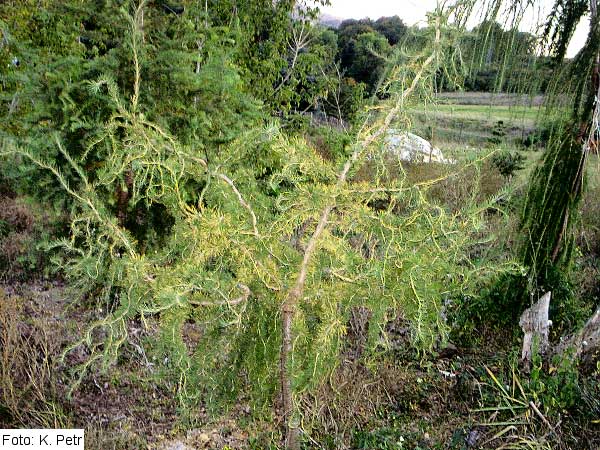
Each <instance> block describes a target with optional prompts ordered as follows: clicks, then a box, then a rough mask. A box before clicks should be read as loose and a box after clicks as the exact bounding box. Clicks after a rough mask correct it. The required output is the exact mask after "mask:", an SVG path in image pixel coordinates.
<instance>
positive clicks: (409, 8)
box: [321, 0, 589, 57]
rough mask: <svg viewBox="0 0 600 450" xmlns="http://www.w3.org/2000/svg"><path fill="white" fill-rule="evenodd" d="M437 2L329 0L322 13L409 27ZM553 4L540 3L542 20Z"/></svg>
mask: <svg viewBox="0 0 600 450" xmlns="http://www.w3.org/2000/svg"><path fill="white" fill-rule="evenodd" d="M437 1H438V0H330V2H331V6H325V7H322V8H321V9H322V11H323V12H324V13H327V14H331V15H333V16H336V17H340V18H342V19H362V18H364V17H370V18H371V19H378V18H379V17H382V16H394V15H398V16H400V18H401V19H402V20H404V22H405V23H407V24H408V25H414V24H420V25H424V23H425V13H426V12H427V11H431V10H433V9H434V8H435V6H436V4H437ZM553 3H554V0H540V4H541V7H542V9H541V13H542V17H543V14H544V12H545V11H548V10H549V9H550V8H551V6H552V4H553ZM536 17H537V19H539V17H540V13H539V12H537V13H535V14H534V13H532V14H529V17H528V18H527V20H524V23H523V25H522V27H521V28H522V30H523V31H531V27H532V26H533V25H534V24H535V23H536V22H538V20H537V19H536ZM588 29H589V26H588V23H587V21H585V20H584V21H582V23H581V24H579V27H578V28H577V31H576V32H575V35H574V36H573V39H572V41H571V45H570V46H569V50H568V52H567V56H569V57H571V56H574V55H575V54H576V53H577V51H578V50H579V49H580V48H581V47H582V45H583V44H584V42H585V39H586V37H587V31H588Z"/></svg>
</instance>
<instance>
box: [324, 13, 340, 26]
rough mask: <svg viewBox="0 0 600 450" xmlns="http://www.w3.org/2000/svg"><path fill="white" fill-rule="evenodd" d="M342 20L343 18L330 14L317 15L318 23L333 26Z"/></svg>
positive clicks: (338, 24)
mask: <svg viewBox="0 0 600 450" xmlns="http://www.w3.org/2000/svg"><path fill="white" fill-rule="evenodd" d="M343 20H344V19H342V18H340V17H335V16H332V15H331V14H321V17H319V23H321V24H322V25H327V26H328V27H333V28H337V27H339V26H340V24H341V23H342V21H343Z"/></svg>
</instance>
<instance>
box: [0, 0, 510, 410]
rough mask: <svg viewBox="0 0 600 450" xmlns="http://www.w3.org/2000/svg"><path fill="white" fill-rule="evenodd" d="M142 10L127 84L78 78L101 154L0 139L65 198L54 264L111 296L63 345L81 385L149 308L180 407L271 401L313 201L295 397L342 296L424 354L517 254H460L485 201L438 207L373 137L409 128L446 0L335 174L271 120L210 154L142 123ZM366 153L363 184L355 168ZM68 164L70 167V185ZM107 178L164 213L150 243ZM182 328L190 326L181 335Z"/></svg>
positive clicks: (447, 34) (341, 327) (477, 236)
mask: <svg viewBox="0 0 600 450" xmlns="http://www.w3.org/2000/svg"><path fill="white" fill-rule="evenodd" d="M143 7H144V6H143V4H142V5H140V7H139V8H137V10H136V12H135V15H134V16H133V17H130V18H129V21H130V26H131V35H130V41H129V48H130V51H131V58H132V66H133V69H134V75H135V76H134V86H133V89H132V91H131V92H132V95H131V97H130V98H128V99H127V98H125V96H124V95H123V94H122V93H121V92H120V91H119V88H118V86H117V84H116V83H115V82H114V81H113V80H112V79H111V78H110V77H109V76H104V77H101V78H100V79H98V80H97V81H94V82H90V83H88V89H89V93H90V95H92V96H94V95H97V96H102V97H107V98H109V99H110V102H111V108H112V110H113V111H114V113H113V114H112V115H111V116H110V118H109V120H108V121H107V122H106V123H105V124H104V125H103V127H102V128H101V129H100V130H99V131H98V132H97V133H96V134H95V137H94V139H92V140H90V142H89V151H94V152H96V153H97V154H99V155H102V157H103V164H102V166H101V167H100V168H99V169H98V170H96V171H95V172H94V173H93V177H90V175H89V174H88V173H87V172H86V170H85V168H84V167H82V166H81V164H80V162H79V160H76V159H75V158H73V157H72V156H71V155H70V154H69V151H68V149H67V148H65V147H64V146H63V144H62V143H61V142H60V139H59V138H58V136H56V137H55V138H54V141H55V144H56V146H57V148H58V149H59V151H60V154H61V155H62V157H63V158H64V160H65V161H67V163H68V167H67V168H63V167H60V168H59V167H57V166H56V165H55V164H54V163H53V162H51V161H47V160H45V159H44V158H43V157H42V156H40V155H37V154H35V153H33V152H32V151H30V150H27V149H24V148H21V147H19V146H18V145H17V144H15V143H13V142H12V141H10V140H6V141H5V142H4V147H5V153H12V154H19V155H21V157H24V158H27V159H29V160H31V161H32V162H33V163H34V164H36V165H37V166H40V167H42V168H44V169H46V170H48V171H49V172H51V173H52V174H53V175H54V176H55V177H56V178H57V179H58V181H59V183H60V185H61V186H62V188H63V189H64V190H65V192H67V193H68V194H69V195H70V196H71V197H72V198H73V199H74V200H75V202H74V205H75V206H74V208H75V209H74V211H73V216H72V217H73V219H72V222H71V228H70V237H69V239H65V240H63V241H60V242H58V243H57V244H56V247H57V248H60V249H61V250H62V252H63V255H64V258H63V260H62V261H63V262H62V264H63V267H64V268H65V271H66V273H67V274H68V275H69V276H70V277H71V278H72V279H73V280H74V282H77V283H78V284H79V286H81V287H82V289H84V290H85V289H88V290H92V289H93V290H94V292H95V295H96V298H97V299H98V300H99V301H102V302H104V304H106V305H107V309H108V314H107V315H106V316H105V317H103V318H101V319H100V320H98V321H97V322H96V323H94V324H93V325H92V326H91V327H90V328H89V329H88V330H87V332H86V333H85V334H84V336H83V337H82V338H81V340H80V341H78V342H75V343H73V345H72V346H70V347H69V348H68V349H67V350H66V352H65V354H68V353H69V352H70V351H72V350H73V349H75V348H77V347H79V346H81V345H83V346H86V347H87V349H88V351H89V355H90V357H89V358H88V360H87V361H86V362H85V364H84V365H83V366H82V367H80V381H81V379H82V377H83V376H84V375H85V373H86V370H87V369H89V368H92V367H96V366H97V365H100V367H103V368H107V367H108V366H110V365H111V364H114V363H115V362H116V361H117V359H118V357H119V355H120V354H121V352H122V350H123V348H124V347H126V346H127V345H128V342H129V334H128V333H129V331H128V330H129V324H130V322H131V321H133V320H139V321H141V323H142V324H144V325H145V326H147V327H148V328H152V327H154V324H155V323H156V322H158V324H159V330H160V338H159V339H158V342H156V343H155V345H154V349H155V351H157V352H159V354H161V355H162V356H161V357H160V358H159V360H160V361H162V362H163V364H162V371H163V373H164V374H166V375H169V376H170V377H174V378H175V379H176V380H177V386H178V389H177V392H178V395H179V398H180V400H181V401H182V404H183V405H191V404H194V403H195V402H197V401H198V400H199V399H203V400H206V401H207V404H208V405H211V406H212V405H217V404H219V402H218V400H222V399H224V398H233V397H234V396H235V394H236V393H237V391H238V389H240V388H244V389H249V390H250V392H251V393H252V394H253V396H252V398H253V399H254V400H255V404H256V405H257V406H260V405H268V404H270V403H271V401H272V399H273V396H274V395H275V393H276V392H277V390H278V381H279V380H278V378H279V369H280V366H279V358H280V351H281V345H282V337H281V331H282V330H281V308H282V304H283V303H284V302H285V299H286V296H287V293H288V290H289V289H290V286H292V285H293V284H294V280H295V279H296V277H297V275H298V268H299V267H301V265H302V259H303V255H304V254H305V246H306V245H307V242H308V240H309V237H310V236H311V235H313V234H314V232H315V228H316V227H317V224H318V223H319V220H320V219H321V217H322V214H323V211H324V210H325V209H327V208H330V214H329V216H328V219H327V221H326V222H327V223H326V227H325V228H324V230H323V232H322V234H321V235H320V237H319V239H318V240H317V242H316V245H315V249H314V253H313V254H312V255H313V256H312V258H311V259H310V260H309V261H308V263H307V267H306V268H307V276H306V282H305V285H304V290H303V292H302V295H301V297H300V298H299V299H298V302H297V304H296V305H295V311H294V316H293V322H292V332H293V347H292V353H291V355H290V360H289V367H288V369H289V373H290V374H291V387H292V390H293V393H294V395H295V396H297V395H301V394H302V393H303V392H306V391H308V390H311V389H313V388H315V387H316V386H318V385H319V384H320V383H321V382H322V381H323V380H324V379H325V378H326V377H327V376H328V375H329V374H331V371H332V370H334V369H335V367H336V366H337V364H338V361H339V354H340V351H341V349H342V348H343V345H344V339H345V333H346V326H347V323H348V320H349V316H350V313H351V310H352V309H353V308H355V307H358V306H361V307H366V308H368V309H369V310H370V312H371V317H372V319H371V324H370V327H369V330H370V336H369V340H368V344H367V346H368V348H369V349H375V348H376V347H377V346H378V345H379V346H380V345H382V343H381V342H382V341H381V337H382V336H385V335H384V333H383V329H384V328H385V325H386V323H388V321H390V320H392V319H393V318H394V317H396V316H397V315H398V314H400V315H402V316H403V317H405V318H406V319H408V320H409V322H410V323H411V326H412V328H411V330H412V340H413V343H414V345H415V346H416V347H417V348H418V349H420V350H423V351H429V350H432V349H434V347H435V346H436V345H437V344H438V343H439V342H443V341H444V340H445V338H446V335H447V333H448V324H447V323H446V322H445V319H444V308H445V305H446V303H448V302H449V301H450V300H451V299H453V298H456V297H457V296H460V295H462V294H466V293H469V292H470V290H472V289H473V288H474V286H475V285H476V282H477V281H481V280H482V279H483V278H484V277H485V276H486V274H489V273H492V272H496V271H498V270H503V269H506V270H509V269H513V268H514V265H512V264H510V263H507V264H506V266H505V267H498V266H497V265H496V266H493V267H492V266H491V265H490V266H488V265H485V264H479V263H477V262H474V261H472V260H471V259H470V258H469V251H470V249H471V248H473V247H474V246H477V245H481V243H482V239H483V241H485V239H487V238H485V237H484V238H482V236H485V235H486V233H485V227H484V222H483V213H484V211H485V210H486V209H487V208H488V207H491V206H492V205H493V203H494V199H490V202H489V203H488V204H483V205H481V204H477V202H476V200H475V198H476V195H475V194H474V195H473V198H472V199H471V200H470V201H469V202H468V203H467V204H465V205H464V208H463V209H461V210H460V211H459V212H449V211H447V210H446V209H444V207H443V206H441V205H438V204H436V203H433V202H432V201H431V200H430V199H429V196H428V190H429V189H430V188H431V187H432V185H434V184H435V181H432V182H428V183H423V184H418V185H412V184H409V183H408V181H407V178H406V175H405V174H404V173H403V172H402V171H401V170H400V173H399V175H398V174H394V175H393V176H392V174H391V173H390V170H391V169H390V167H391V166H390V163H389V157H387V156H385V154H384V152H383V151H382V147H383V138H384V136H385V132H386V130H387V128H388V127H389V126H390V125H391V123H392V121H393V122H394V123H397V124H398V125H399V126H404V127H408V125H409V123H410V120H409V119H410V118H409V116H408V111H409V110H410V109H411V107H413V106H414V105H415V104H417V103H419V102H421V101H422V99H423V98H424V97H425V96H428V95H429V93H430V92H431V89H432V86H433V83H434V79H435V74H436V72H437V70H438V69H439V67H440V66H441V65H443V64H444V61H446V60H447V58H454V57H455V56H454V54H452V53H447V51H448V50H449V49H452V48H454V46H453V39H454V38H455V37H456V36H457V35H458V33H457V31H458V28H456V26H455V25H452V24H451V22H450V21H449V15H448V13H447V12H445V11H442V10H438V11H437V13H436V15H435V16H432V18H431V27H430V29H429V31H428V33H429V34H430V38H431V39H430V41H431V42H434V43H435V44H433V45H432V46H430V47H429V48H427V49H426V51H424V52H422V53H419V54H416V55H413V56H412V57H407V55H403V56H402V58H401V61H402V64H397V63H396V64H393V61H392V67H391V68H390V70H389V71H388V74H389V77H388V79H387V81H385V82H384V83H382V84H381V90H382V92H384V93H385V95H386V96H387V97H388V98H389V100H387V101H386V102H384V103H383V104H382V105H381V106H378V107H377V109H373V108H372V109H371V110H370V111H369V112H368V114H367V120H366V122H365V123H364V126H363V128H362V129H361V130H359V131H358V132H357V133H356V135H355V143H354V144H352V145H351V146H350V148H349V149H348V152H349V153H351V154H352V155H353V156H352V158H351V160H349V161H350V163H347V164H348V170H347V176H348V177H347V182H345V183H340V182H339V181H340V179H339V173H340V170H341V168H340V166H339V165H338V163H335V162H331V161H326V160H323V159H322V158H321V157H320V156H319V155H318V153H316V151H315V150H314V149H313V148H311V147H310V146H309V145H308V144H307V143H306V142H305V141H304V140H302V139H299V138H290V137H287V136H286V135H284V134H283V133H282V132H281V131H280V130H279V128H278V126H277V125H276V124H269V125H266V126H262V127H254V128H251V129H249V130H247V131H246V132H243V133H240V135H239V136H238V137H237V138H236V139H235V140H233V141H232V142H230V143H228V144H227V145H221V146H220V147H219V151H218V152H213V153H211V157H210V160H208V159H207V158H205V154H207V151H206V149H202V150H200V149H198V148H196V147H194V145H193V142H190V141H185V143H184V142H182V141H181V140H179V139H177V138H176V137H175V136H174V135H173V134H172V133H171V132H170V131H169V130H168V129H166V128H165V127H164V126H162V125H160V124H157V123H155V122H153V121H152V120H150V119H148V118H147V117H146V115H145V114H144V113H143V112H142V111H143V108H141V107H140V102H141V101H143V99H141V98H140V94H139V93H140V86H141V84H142V83H144V80H143V77H142V72H141V69H140V67H141V66H142V62H141V59H142V58H143V57H144V48H143V47H144V45H145V43H144V39H143V33H142V27H141V21H142V17H143ZM454 12H455V13H457V12H458V10H454ZM449 54H450V55H451V56H448V55H449ZM378 109H379V110H380V111H379V110H378ZM84 157H85V156H84ZM366 161H369V162H370V164H372V165H373V167H374V169H373V175H372V180H370V181H369V182H358V181H355V180H354V179H353V176H354V174H355V173H356V172H357V171H358V170H359V168H360V167H361V166H362V165H363V164H364V163H365V162H366ZM398 163H399V162H398ZM397 166H398V167H401V165H400V164H397ZM64 170H68V171H69V172H70V173H74V174H76V176H77V179H78V183H77V187H76V188H75V187H71V185H70V183H69V181H68V178H67V177H65V175H64ZM436 181H439V180H436ZM115 185H117V186H124V187H127V189H128V195H129V201H130V203H131V204H133V205H136V204H145V205H147V206H148V207H150V206H153V207H157V206H160V210H161V211H163V214H164V215H165V216H168V217H170V218H171V222H172V226H171V227H169V228H168V231H167V232H166V233H165V236H163V237H162V239H161V240H160V241H159V244H155V245H150V246H149V245H148V243H147V241H140V240H138V239H136V237H135V236H133V235H132V233H131V232H129V231H128V230H127V228H125V227H124V226H123V224H122V223H121V222H120V220H119V217H118V216H117V214H116V213H115V209H114V205H113V204H111V200H110V199H108V198H107V197H105V196H99V195H97V193H99V192H107V191H111V190H114V186H115ZM374 205H384V206H383V207H381V206H379V207H375V206H374ZM190 324H192V326H193V327H195V328H196V329H197V330H198V331H199V335H200V338H199V340H198V342H196V343H195V344H193V345H192V344H190V339H188V338H189V336H188V334H189V327H190ZM76 385H77V383H76V384H75V386H74V387H76Z"/></svg>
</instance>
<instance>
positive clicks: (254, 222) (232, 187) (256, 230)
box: [217, 173, 260, 238]
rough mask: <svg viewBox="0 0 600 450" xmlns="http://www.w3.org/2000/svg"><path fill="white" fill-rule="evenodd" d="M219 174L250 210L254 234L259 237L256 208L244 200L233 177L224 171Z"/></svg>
mask: <svg viewBox="0 0 600 450" xmlns="http://www.w3.org/2000/svg"><path fill="white" fill-rule="evenodd" d="M217 176H218V177H219V178H220V179H221V180H223V181H224V182H225V183H227V184H228V185H229V187H231V189H232V190H233V192H235V195H236V196H237V198H238V200H239V202H240V204H241V205H242V206H243V207H244V208H246V209H247V210H248V212H249V213H250V216H251V217H252V230H253V232H254V236H255V237H257V238H259V237H260V234H259V233H258V226H257V225H258V221H257V220H256V214H254V210H253V209H252V207H251V206H250V205H249V204H248V203H247V202H246V200H244V197H243V196H242V194H241V192H240V191H239V190H238V188H237V187H235V184H234V182H233V181H231V178H229V177H228V176H227V175H224V174H222V173H220V174H217Z"/></svg>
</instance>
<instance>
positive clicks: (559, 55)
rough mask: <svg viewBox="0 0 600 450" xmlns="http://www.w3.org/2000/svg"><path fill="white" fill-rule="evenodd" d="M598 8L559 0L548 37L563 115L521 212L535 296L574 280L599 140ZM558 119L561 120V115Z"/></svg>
mask: <svg viewBox="0 0 600 450" xmlns="http://www.w3.org/2000/svg"><path fill="white" fill-rule="evenodd" d="M598 6H599V5H598V2H597V1H596V0H591V1H575V2H565V1H561V0H558V1H557V2H556V4H555V6H554V8H553V10H552V12H551V14H550V17H549V19H548V22H547V24H546V29H545V33H544V38H545V39H546V42H547V45H548V47H549V49H550V50H551V52H552V54H553V55H554V56H555V58H556V63H555V64H556V65H557V70H556V73H557V75H556V77H555V80H554V83H553V90H552V91H551V92H550V94H549V99H548V109H547V110H548V113H549V115H550V114H552V113H553V112H554V111H557V110H559V111H560V110H562V111H563V113H562V118H561V120H559V122H558V126H557V127H556V128H555V130H554V132H553V137H552V138H551V140H550V141H549V145H548V148H547V149H546V153H545V155H544V158H543V161H542V163H541V165H540V166H539V167H538V168H537V169H536V170H535V171H534V173H533V175H532V179H531V182H530V188H529V193H528V197H527V201H526V203H525V206H524V209H523V213H522V221H521V228H522V230H523V232H524V235H525V242H524V244H523V246H522V255H523V256H522V257H523V262H524V264H526V265H527V266H529V267H530V276H529V286H528V290H529V291H530V292H532V291H539V292H545V291H551V290H552V291H555V290H557V289H561V286H564V284H565V283H568V281H569V270H570V268H571V264H572V260H573V249H574V234H573V230H574V227H575V226H576V224H577V218H578V205H579V203H580V202H581V199H582V198H583V192H584V188H585V171H586V161H587V157H588V152H589V150H590V145H591V142H592V141H594V139H597V136H598V129H597V117H596V116H597V114H598V111H597V102H598V93H599V92H600V90H599V89H600V78H599V70H600V59H599V58H600V18H599V17H598V14H597V10H598ZM586 13H591V15H590V29H589V33H588V38H587V41H586V43H585V45H584V47H583V48H582V49H581V50H580V52H579V53H578V54H577V55H576V57H575V58H574V60H573V61H572V62H571V63H570V64H569V65H567V66H566V67H564V68H563V67H561V64H562V60H563V58H564V56H565V52H566V48H567V46H568V43H569V41H570V38H571V37H572V34H573V31H574V29H575V27H576V26H577V24H578V23H579V22H580V20H582V18H583V16H584V15H585V14H586ZM564 111H566V113H565V112H564ZM555 116H558V117H560V114H555ZM595 117H596V122H594V118H595ZM560 300H565V299H564V298H563V299H560Z"/></svg>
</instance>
